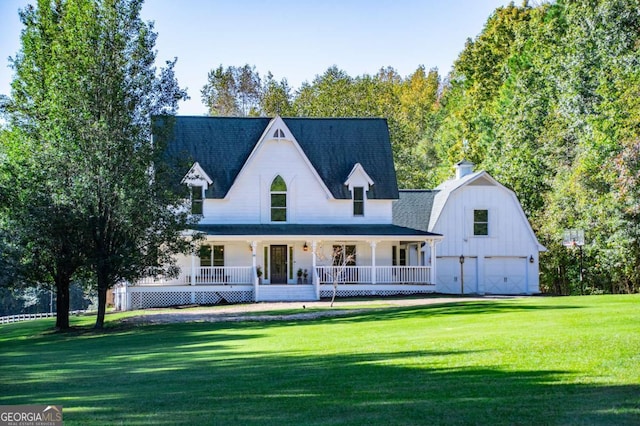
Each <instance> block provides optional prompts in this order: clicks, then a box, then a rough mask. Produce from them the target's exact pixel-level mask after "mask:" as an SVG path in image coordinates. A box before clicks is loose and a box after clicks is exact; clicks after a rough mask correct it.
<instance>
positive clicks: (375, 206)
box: [200, 139, 392, 224]
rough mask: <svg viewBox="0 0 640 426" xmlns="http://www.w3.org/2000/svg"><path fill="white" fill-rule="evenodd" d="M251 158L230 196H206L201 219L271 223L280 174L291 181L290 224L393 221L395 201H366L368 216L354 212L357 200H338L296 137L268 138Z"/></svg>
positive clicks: (223, 221) (212, 222)
mask: <svg viewBox="0 0 640 426" xmlns="http://www.w3.org/2000/svg"><path fill="white" fill-rule="evenodd" d="M249 163H250V164H247V165H246V166H245V168H244V169H243V170H242V172H241V173H240V174H239V175H238V177H237V178H236V181H235V182H234V184H233V186H232V187H231V189H230V191H229V193H228V194H227V197H226V198H225V199H206V200H205V202H204V210H203V218H202V220H201V222H200V223H202V224H215V223H217V224H220V223H235V224H238V223H270V222H271V217H270V214H271V212H270V202H271V200H270V189H271V183H272V182H273V179H275V177H276V176H278V175H280V176H282V178H283V179H284V181H285V183H286V184H287V222H288V223H305V224H323V223H342V224H344V223H354V224H357V223H361V224H368V223H391V222H392V200H366V201H365V214H364V216H362V217H354V216H353V201H352V200H351V199H348V200H337V199H334V198H333V197H332V196H331V195H330V194H329V193H328V192H327V190H326V189H325V188H324V187H323V185H322V183H321V182H320V181H319V179H318V177H317V175H316V174H315V173H314V172H313V171H312V169H311V168H310V167H311V166H310V164H309V163H308V162H307V161H305V158H304V155H303V154H302V152H301V151H300V150H299V149H297V147H296V146H295V145H294V143H293V142H291V141H288V140H283V139H280V140H274V139H267V140H265V141H263V142H262V143H261V144H260V146H259V147H258V149H257V151H256V152H255V155H254V156H253V157H251V158H250V160H249ZM346 178H347V176H344V179H345V180H346ZM365 198H366V195H365Z"/></svg>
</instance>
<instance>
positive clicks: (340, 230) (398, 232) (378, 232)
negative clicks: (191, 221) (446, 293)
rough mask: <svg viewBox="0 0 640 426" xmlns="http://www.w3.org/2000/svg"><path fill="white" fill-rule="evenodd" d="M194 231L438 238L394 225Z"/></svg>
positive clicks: (231, 226) (208, 230)
mask: <svg viewBox="0 0 640 426" xmlns="http://www.w3.org/2000/svg"><path fill="white" fill-rule="evenodd" d="M195 229H196V230H198V231H200V232H204V233H206V234H207V235H220V236H225V235H267V236H268V235H274V236H283V235H286V236H296V235H300V236H312V235H317V236H354V237H355V236H399V237H411V236H413V237H415V236H417V237H431V236H440V235H439V234H433V233H431V232H425V231H419V230H416V229H410V228H405V227H402V226H396V225H384V224H383V225H334V224H324V225H315V224H308V225H307V224H284V225H281V224H277V225H273V224H225V225H197V226H196V228H195Z"/></svg>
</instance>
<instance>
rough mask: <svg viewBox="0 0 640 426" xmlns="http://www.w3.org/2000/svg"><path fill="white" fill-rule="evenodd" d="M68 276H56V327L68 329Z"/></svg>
mask: <svg viewBox="0 0 640 426" xmlns="http://www.w3.org/2000/svg"><path fill="white" fill-rule="evenodd" d="M70 284H71V278H70V277H56V329H57V330H61V331H64V330H68V329H69V286H70Z"/></svg>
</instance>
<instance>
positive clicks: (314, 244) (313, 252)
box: [311, 240, 320, 300]
mask: <svg viewBox="0 0 640 426" xmlns="http://www.w3.org/2000/svg"><path fill="white" fill-rule="evenodd" d="M317 247H318V243H317V241H316V240H311V271H312V272H311V283H312V284H313V289H314V290H315V292H316V299H318V300H320V283H319V282H318V280H317V279H316V275H317V274H316V261H317V258H316V248H317Z"/></svg>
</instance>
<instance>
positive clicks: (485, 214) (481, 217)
mask: <svg viewBox="0 0 640 426" xmlns="http://www.w3.org/2000/svg"><path fill="white" fill-rule="evenodd" d="M473 235H489V210H474V211H473Z"/></svg>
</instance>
